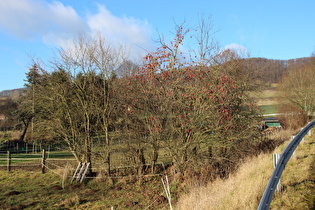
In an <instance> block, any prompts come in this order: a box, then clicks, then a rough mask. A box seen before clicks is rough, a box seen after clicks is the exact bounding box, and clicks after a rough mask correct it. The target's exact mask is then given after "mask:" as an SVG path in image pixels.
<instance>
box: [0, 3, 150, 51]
mask: <svg viewBox="0 0 315 210" xmlns="http://www.w3.org/2000/svg"><path fill="white" fill-rule="evenodd" d="M84 18H86V19H84ZM84 18H82V17H80V16H79V15H78V13H77V12H76V11H75V9H74V8H73V7H71V6H65V5H64V4H62V3H61V2H60V1H53V2H52V3H49V2H47V1H44V0H0V31H5V32H7V33H9V34H12V35H14V36H16V37H18V38H20V39H24V40H40V41H41V42H43V43H45V44H50V45H57V46H66V44H67V43H68V42H69V41H70V40H72V39H73V38H75V37H76V36H77V35H78V34H79V33H84V34H87V35H88V34H93V33H95V32H102V33H103V34H104V35H105V37H107V38H109V40H111V41H113V42H115V43H119V44H124V45H126V46H127V47H128V48H130V51H131V52H130V53H133V54H135V53H139V52H140V51H141V50H140V49H141V48H144V49H150V47H151V27H150V25H149V23H148V22H147V21H145V20H139V19H136V18H133V17H126V16H124V17H116V16H114V15H113V14H111V13H110V11H108V10H107V9H106V8H105V6H102V5H98V11H97V12H96V13H94V14H90V15H88V16H87V17H84Z"/></svg>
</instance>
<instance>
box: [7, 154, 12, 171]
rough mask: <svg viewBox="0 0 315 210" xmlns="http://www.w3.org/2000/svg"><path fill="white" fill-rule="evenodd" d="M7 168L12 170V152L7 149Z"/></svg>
mask: <svg viewBox="0 0 315 210" xmlns="http://www.w3.org/2000/svg"><path fill="white" fill-rule="evenodd" d="M7 170H8V171H11V154H10V151H9V150H8V151H7Z"/></svg>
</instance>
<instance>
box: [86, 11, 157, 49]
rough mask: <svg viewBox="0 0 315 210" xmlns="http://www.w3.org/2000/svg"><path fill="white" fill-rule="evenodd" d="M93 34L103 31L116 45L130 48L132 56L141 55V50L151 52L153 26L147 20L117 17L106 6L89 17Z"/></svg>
mask: <svg viewBox="0 0 315 210" xmlns="http://www.w3.org/2000/svg"><path fill="white" fill-rule="evenodd" d="M88 24H89V26H90V28H91V30H92V31H93V32H97V31H101V32H103V33H104V35H105V36H106V37H108V38H109V39H110V40H112V41H113V42H115V43H116V44H123V45H126V46H128V47H130V50H131V52H130V53H131V54H134V53H140V51H141V48H144V49H148V50H150V48H151V47H152V46H151V40H150V39H151V26H150V25H149V23H148V22H147V21H145V20H139V19H135V18H133V17H126V16H124V17H121V18H119V17H116V16H114V15H113V14H111V13H110V11H108V10H107V9H106V8H105V6H102V5H98V13H96V14H93V15H90V16H89V17H88Z"/></svg>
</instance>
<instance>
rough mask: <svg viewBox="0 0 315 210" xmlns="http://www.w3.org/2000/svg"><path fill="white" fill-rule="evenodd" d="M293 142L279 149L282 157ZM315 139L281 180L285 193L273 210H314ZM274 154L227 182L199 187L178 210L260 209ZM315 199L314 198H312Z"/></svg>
mask: <svg viewBox="0 0 315 210" xmlns="http://www.w3.org/2000/svg"><path fill="white" fill-rule="evenodd" d="M288 142H289V141H286V142H285V143H284V144H283V145H281V146H279V147H278V148H277V149H275V151H274V152H275V153H280V152H281V151H282V150H283V149H284V148H285V146H286V145H287V144H288ZM314 144H315V135H314V134H313V136H311V137H306V140H305V142H304V143H301V145H299V147H298V148H297V152H296V156H295V157H292V158H291V160H290V161H289V163H288V165H287V166H286V169H285V171H284V172H283V175H282V177H281V183H282V185H283V192H282V193H281V194H279V193H276V194H275V195H274V198H273V201H272V203H271V206H270V207H271V209H311V208H312V205H313V204H314V190H315V187H314V179H313V178H311V176H312V175H313V177H314V173H315V171H314V167H312V164H313V163H314V155H315V147H314ZM272 171H273V166H272V154H271V153H270V154H261V155H259V156H257V157H254V158H251V159H249V160H247V161H245V162H244V164H243V165H242V166H241V167H240V168H239V170H238V171H237V172H236V173H235V174H233V175H231V176H230V177H229V178H228V179H226V180H217V181H215V182H213V183H210V184H208V185H207V186H205V187H197V188H195V189H193V190H191V192H190V193H189V194H187V195H185V196H182V197H181V199H180V200H179V202H178V204H177V206H176V207H177V208H176V209H181V210H185V209H187V210H188V209H189V210H190V209H204V210H206V209H207V210H209V209H216V210H218V209H222V210H223V209H224V210H226V209H257V207H258V205H259V202H260V199H261V196H262V194H263V192H264V190H265V187H266V185H267V183H268V181H269V178H270V176H271V173H272ZM312 195H313V196H312Z"/></svg>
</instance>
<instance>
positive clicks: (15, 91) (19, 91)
mask: <svg viewBox="0 0 315 210" xmlns="http://www.w3.org/2000/svg"><path fill="white" fill-rule="evenodd" d="M25 89H26V88H17V89H12V90H3V91H1V92H0V98H7V97H10V98H14V97H15V96H19V95H21V94H22V93H23V91H24V90H25Z"/></svg>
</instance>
